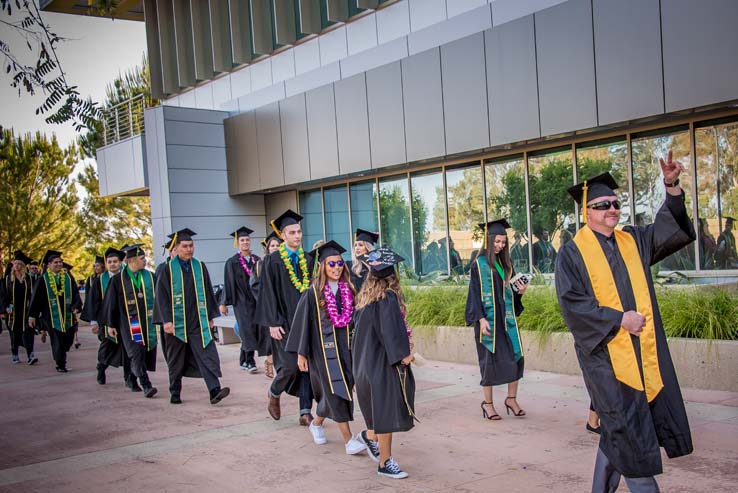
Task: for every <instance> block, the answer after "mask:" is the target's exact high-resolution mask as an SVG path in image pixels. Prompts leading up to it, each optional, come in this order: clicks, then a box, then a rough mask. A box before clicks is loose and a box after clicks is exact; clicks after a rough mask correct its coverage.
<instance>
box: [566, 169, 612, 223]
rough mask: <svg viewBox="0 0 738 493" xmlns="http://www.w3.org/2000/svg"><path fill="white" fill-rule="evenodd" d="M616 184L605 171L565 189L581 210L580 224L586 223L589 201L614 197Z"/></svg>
mask: <svg viewBox="0 0 738 493" xmlns="http://www.w3.org/2000/svg"><path fill="white" fill-rule="evenodd" d="M616 188H618V183H617V182H616V181H615V178H613V177H612V175H611V174H610V173H609V172H607V171H605V172H604V173H602V174H601V175H597V176H595V177H594V178H590V179H589V180H584V181H583V182H581V183H577V184H576V185H574V186H573V187H569V188H567V189H566V191H567V192H569V195H571V196H572V198H573V199H574V201H575V202H576V203H577V204H579V205H580V207H581V209H582V222H584V223H586V222H587V203H588V202H589V201H590V200H594V199H599V198H600V197H610V196H613V195H615V191H614V190H615V189H616Z"/></svg>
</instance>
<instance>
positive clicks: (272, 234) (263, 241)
mask: <svg viewBox="0 0 738 493" xmlns="http://www.w3.org/2000/svg"><path fill="white" fill-rule="evenodd" d="M272 238H274V239H275V240H277V241H278V242H279V243H282V238H280V237H279V236H277V233H275V232H274V231H272V232H271V233H269V234H268V235H267V237H266V238H264V239H263V240H261V246H263V247H264V249H265V250H266V247H267V245H269V242H270V241H271V240H272Z"/></svg>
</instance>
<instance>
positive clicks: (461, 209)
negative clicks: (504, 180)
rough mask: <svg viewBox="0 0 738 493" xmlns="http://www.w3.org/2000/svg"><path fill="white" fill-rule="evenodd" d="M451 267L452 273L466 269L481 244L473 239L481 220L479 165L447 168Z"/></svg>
mask: <svg viewBox="0 0 738 493" xmlns="http://www.w3.org/2000/svg"><path fill="white" fill-rule="evenodd" d="M446 188H447V190H448V191H447V200H448V229H449V244H448V247H449V254H450V257H451V264H450V267H451V269H452V270H453V271H454V272H460V271H461V272H468V271H469V264H470V261H471V260H473V259H474V257H475V256H476V252H477V251H478V250H479V248H480V247H481V246H482V238H481V237H479V238H475V237H474V231H475V229H476V226H477V224H479V223H481V222H484V195H483V191H482V168H481V167H480V166H479V163H475V164H474V165H472V166H470V167H465V168H458V169H453V170H447V171H446Z"/></svg>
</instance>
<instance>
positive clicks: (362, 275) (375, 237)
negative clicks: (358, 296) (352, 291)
mask: <svg viewBox="0 0 738 493" xmlns="http://www.w3.org/2000/svg"><path fill="white" fill-rule="evenodd" d="M377 241H379V233H372V232H371V231H365V230H363V229H361V228H357V229H356V232H355V233H354V248H352V249H351V263H350V265H349V269H350V271H351V284H353V285H354V288H356V292H357V293H358V292H359V291H361V285H362V284H364V280H365V279H366V275H367V273H368V272H369V269H368V268H367V266H366V265H364V264H363V263H362V262H359V260H358V258H359V257H361V256H362V255H366V254H367V253H369V252H371V251H372V250H374V245H375V243H377Z"/></svg>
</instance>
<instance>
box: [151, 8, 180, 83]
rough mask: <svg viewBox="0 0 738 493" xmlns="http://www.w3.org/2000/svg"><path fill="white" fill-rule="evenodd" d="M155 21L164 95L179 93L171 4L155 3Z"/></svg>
mask: <svg viewBox="0 0 738 493" xmlns="http://www.w3.org/2000/svg"><path fill="white" fill-rule="evenodd" d="M156 20H157V23H158V29H159V48H160V50H161V51H160V53H161V72H162V85H163V87H164V93H165V94H174V93H176V92H179V78H178V75H177V41H176V39H175V35H174V10H173V8H172V3H171V2H160V1H157V2H156Z"/></svg>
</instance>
